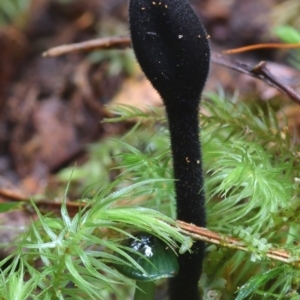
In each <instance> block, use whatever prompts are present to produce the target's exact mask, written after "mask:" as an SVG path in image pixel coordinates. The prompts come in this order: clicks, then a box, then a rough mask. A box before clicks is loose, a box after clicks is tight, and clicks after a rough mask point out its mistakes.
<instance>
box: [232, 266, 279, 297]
mask: <svg viewBox="0 0 300 300" xmlns="http://www.w3.org/2000/svg"><path fill="white" fill-rule="evenodd" d="M280 272H282V267H278V268H275V269H272V270H269V271H267V272H265V273H263V274H258V275H256V276H253V277H252V278H251V279H250V280H249V281H248V282H247V283H246V284H244V285H243V286H242V287H241V288H240V289H239V292H238V295H237V297H236V298H235V300H243V299H246V297H248V296H250V295H251V294H252V293H254V292H255V291H256V290H257V289H258V288H259V287H261V286H262V285H264V284H265V283H267V282H268V281H269V280H271V279H272V278H274V277H275V276H277V275H278V274H279V273H280Z"/></svg>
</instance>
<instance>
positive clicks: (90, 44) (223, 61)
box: [42, 37, 300, 105]
mask: <svg viewBox="0 0 300 300" xmlns="http://www.w3.org/2000/svg"><path fill="white" fill-rule="evenodd" d="M130 46H131V40H130V38H129V37H108V38H100V39H95V40H91V41H87V42H82V43H76V44H69V45H62V46H58V47H55V48H52V49H49V50H48V51H46V52H44V53H43V54H42V55H43V56H44V57H54V56H59V55H64V54H69V53H74V52H79V51H93V50H99V49H116V48H117V49H123V48H127V47H130ZM211 60H212V62H214V63H215V64H218V65H221V66H224V67H227V68H230V69H232V70H235V71H238V72H241V73H244V74H247V75H249V76H252V77H254V78H257V79H259V80H261V81H263V82H265V83H266V84H268V85H270V86H272V87H274V88H276V89H278V90H279V91H280V92H281V93H283V94H285V95H287V96H288V97H289V98H290V99H291V100H292V101H294V102H295V103H297V104H299V105H300V96H299V95H298V94H297V92H296V91H295V90H294V89H293V88H292V87H290V86H287V85H286V84H285V83H283V82H282V81H281V80H280V79H279V78H277V77H276V76H275V75H273V74H272V73H271V72H270V71H269V70H268V68H267V63H266V62H260V63H258V64H257V65H251V64H248V63H244V62H241V61H237V60H233V59H229V58H228V57H227V56H224V55H221V54H218V53H215V52H213V53H212V56H211Z"/></svg>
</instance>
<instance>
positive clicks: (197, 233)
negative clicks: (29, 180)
mask: <svg viewBox="0 0 300 300" xmlns="http://www.w3.org/2000/svg"><path fill="white" fill-rule="evenodd" d="M1 197H2V201H3V200H4V199H6V201H12V202H20V203H25V204H28V205H30V206H31V200H30V199H29V198H27V197H25V196H22V195H21V194H20V193H16V192H14V191H11V190H7V189H0V198H1ZM35 204H36V206H37V207H38V208H39V209H40V210H41V212H45V213H49V212H50V211H51V212H52V213H54V214H59V213H60V208H61V205H62V202H53V201H49V200H38V201H35ZM66 206H67V209H68V212H69V213H70V215H71V216H74V215H75V214H76V213H78V211H79V209H80V208H84V207H86V204H85V203H82V202H80V203H79V202H70V201H67V202H66ZM176 223H177V225H178V227H179V231H180V232H181V233H182V234H184V235H186V236H189V237H191V238H192V239H193V240H194V241H204V242H206V243H209V244H215V245H219V246H221V247H224V248H229V249H236V250H241V251H244V252H249V253H251V250H250V249H249V248H248V247H247V246H246V245H245V243H244V242H243V241H242V240H239V239H236V238H232V237H228V236H225V235H224V234H221V233H218V232H214V231H211V230H209V229H207V228H203V227H198V226H195V225H192V224H188V223H185V222H182V221H178V220H177V222H176ZM265 255H266V257H269V258H271V259H274V260H278V261H281V262H284V263H286V264H292V265H294V266H297V267H300V261H295V260H294V259H293V258H292V255H291V254H289V253H288V252H287V251H284V250H278V249H269V250H268V251H267V253H266V254H265Z"/></svg>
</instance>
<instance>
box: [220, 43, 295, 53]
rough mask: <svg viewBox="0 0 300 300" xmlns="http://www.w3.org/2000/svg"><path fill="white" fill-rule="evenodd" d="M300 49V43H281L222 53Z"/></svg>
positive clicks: (256, 45) (258, 45) (246, 47)
mask: <svg viewBox="0 0 300 300" xmlns="http://www.w3.org/2000/svg"><path fill="white" fill-rule="evenodd" d="M295 48H300V43H291V44H281V43H265V44H255V45H249V46H245V47H240V48H235V49H229V50H224V51H222V52H223V53H224V54H237V53H242V52H247V51H252V50H258V49H295Z"/></svg>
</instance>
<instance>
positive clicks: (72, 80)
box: [0, 0, 300, 242]
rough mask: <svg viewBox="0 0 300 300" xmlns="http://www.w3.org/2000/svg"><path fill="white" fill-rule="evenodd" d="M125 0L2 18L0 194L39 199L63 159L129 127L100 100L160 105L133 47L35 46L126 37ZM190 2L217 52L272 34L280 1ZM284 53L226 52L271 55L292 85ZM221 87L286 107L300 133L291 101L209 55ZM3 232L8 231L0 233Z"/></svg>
mask: <svg viewBox="0 0 300 300" xmlns="http://www.w3.org/2000/svg"><path fill="white" fill-rule="evenodd" d="M127 2H128V1H127V0H109V1H108V0H82V1H81V0H80V1H58V0H57V1H54V0H35V1H31V3H30V6H29V8H28V9H27V10H26V11H21V12H19V13H18V14H16V15H15V16H14V17H13V18H11V19H8V20H6V21H7V22H6V24H3V25H2V27H0V45H1V46H0V201H1V202H9V201H17V200H18V197H19V199H24V198H30V196H33V195H37V194H38V195H43V197H44V198H47V199H51V197H55V196H57V194H58V190H56V188H57V187H58V186H59V179H57V177H56V174H57V173H59V172H60V171H61V170H62V169H63V168H65V167H66V166H74V164H75V163H76V164H77V165H80V164H81V163H82V162H85V161H86V160H87V159H88V153H87V151H86V149H87V147H86V146H87V145H89V144H90V143H93V142H96V141H101V140H102V139H103V138H106V137H113V136H116V135H117V134H122V133H125V132H126V131H127V130H128V129H129V128H131V127H132V126H133V124H131V123H127V122H123V123H122V122H120V123H116V124H110V123H101V121H102V120H103V118H106V117H109V116H110V113H109V111H108V110H107V105H110V104H111V103H123V104H128V105H134V106H143V105H160V104H161V102H160V99H159V97H158V95H157V94H156V92H155V91H154V90H153V89H152V87H151V86H150V84H149V83H148V82H147V81H146V80H145V79H144V78H143V76H142V75H141V72H140V71H139V69H138V66H137V65H136V64H135V63H134V59H133V55H132V53H131V50H105V51H97V52H95V53H86V52H79V53H72V54H69V55H62V56H59V57H53V58H44V57H42V55H41V54H42V53H43V52H44V51H46V50H48V49H49V48H51V47H54V46H58V45H63V44H71V43H77V42H83V41H88V40H92V39H95V38H99V37H112V36H128V35H129V31H128V20H127V18H128V17H127ZM191 2H192V4H193V5H194V7H195V10H196V11H197V13H198V14H199V15H200V17H201V19H202V20H203V23H204V25H205V27H206V29H207V32H208V34H209V35H210V37H211V45H212V50H213V51H214V52H215V53H221V51H222V50H225V49H231V48H235V47H242V46H245V45H249V44H257V43H263V42H264V43H266V42H274V41H278V40H277V39H276V38H275V37H274V35H272V28H273V27H272V26H275V25H276V15H275V17H274V12H276V6H277V5H279V4H280V1H275V0H261V1H252V0H243V1H239V0H235V1H225V0H217V1H215V0H203V1H200V0H199V1H197V0H194V1H191ZM0 10H1V8H0ZM0 16H1V12H0ZM274 18H275V21H274ZM274 24H275V25H274ZM288 57H289V51H282V50H276V49H272V50H270V49H268V50H260V51H253V52H249V53H245V54H239V55H236V56H235V57H234V58H236V59H238V60H240V61H242V62H247V63H249V64H252V65H255V64H257V63H259V62H260V61H262V60H264V61H271V62H273V64H270V68H271V69H270V70H271V71H273V72H275V73H276V74H277V75H278V76H279V77H280V78H282V80H284V82H286V83H287V84H289V85H290V86H292V87H294V88H295V89H296V90H297V89H298V91H299V88H300V84H299V83H300V80H299V78H300V73H299V71H298V70H296V69H294V68H292V67H291V65H290V64H289V63H288ZM220 90H222V91H223V92H224V93H225V94H229V95H230V94H233V93H239V96H240V98H241V99H243V100H244V101H258V102H265V103H267V102H270V103H272V105H274V106H279V105H280V106H282V107H284V113H285V114H286V115H287V117H288V118H289V124H290V126H291V128H293V130H295V131H296V132H300V117H299V116H300V107H299V105H297V104H295V103H293V102H292V101H291V100H290V99H289V98H288V97H287V96H283V95H282V94H281V93H280V92H279V91H278V90H276V89H275V88H273V87H270V86H269V85H267V84H266V83H264V82H262V81H260V80H258V79H254V78H252V77H249V76H247V75H245V74H241V73H239V72H236V71H232V70H230V69H228V68H226V67H224V66H220V65H218V64H215V63H214V64H212V68H211V74H210V77H209V80H208V83H207V86H206V91H210V92H211V91H216V92H217V91H220ZM282 102H283V103H284V105H282ZM76 197H80V195H74V198H75V199H76ZM71 200H72V199H71ZM3 216H4V215H3ZM6 219H7V222H8V223H9V222H14V224H22V222H27V221H28V216H27V215H26V216H24V215H22V217H21V218H20V215H17V216H12V215H8V216H7V217H6ZM3 220H4V218H3ZM10 238H11V237H10V236H9V233H7V232H6V233H5V234H4V235H3V234H2V236H0V242H6V241H7V239H10Z"/></svg>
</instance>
